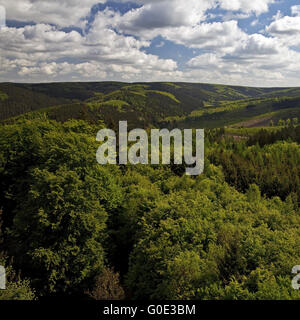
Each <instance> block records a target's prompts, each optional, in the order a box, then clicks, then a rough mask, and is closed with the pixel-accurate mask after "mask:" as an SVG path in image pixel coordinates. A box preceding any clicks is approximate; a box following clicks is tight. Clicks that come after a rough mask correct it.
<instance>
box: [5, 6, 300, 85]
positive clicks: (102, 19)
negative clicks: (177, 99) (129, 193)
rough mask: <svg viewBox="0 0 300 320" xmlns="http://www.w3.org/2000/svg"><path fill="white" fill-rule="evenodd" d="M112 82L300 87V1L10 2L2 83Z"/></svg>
mask: <svg viewBox="0 0 300 320" xmlns="http://www.w3.org/2000/svg"><path fill="white" fill-rule="evenodd" d="M4 16H6V19H4ZM4 21H5V22H6V23H4ZM103 80H118V81H128V82H136V81H188V82H208V83H224V84H237V85H250V86H300V1H299V0H133V1H130V2H128V1H126V0H118V1H105V0H98V1H97V0H0V82H5V81H13V82H53V81H103Z"/></svg>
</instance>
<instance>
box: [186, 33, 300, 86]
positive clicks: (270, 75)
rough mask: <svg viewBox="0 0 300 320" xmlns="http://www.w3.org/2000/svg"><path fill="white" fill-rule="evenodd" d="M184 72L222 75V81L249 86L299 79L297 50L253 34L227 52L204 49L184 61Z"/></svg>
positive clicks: (210, 78)
mask: <svg viewBox="0 0 300 320" xmlns="http://www.w3.org/2000/svg"><path fill="white" fill-rule="evenodd" d="M188 66H189V67H190V70H189V72H187V73H186V74H185V75H186V76H189V77H191V78H195V77H197V75H198V81H201V80H202V81H203V80H204V79H206V81H208V82H214V79H222V82H223V83H226V82H227V83H232V84H237V85H238V84H241V83H242V84H244V85H250V86H251V85H253V86H265V85H266V83H267V84H268V85H273V86H282V85H292V84H293V82H294V83H299V79H298V72H297V70H299V69H300V53H299V52H296V51H293V50H291V49H289V48H287V47H285V46H284V45H283V44H282V42H281V41H280V40H279V39H276V38H268V37H265V36H263V35H260V34H254V35H251V36H249V37H248V38H247V39H245V40H244V41H242V42H241V43H240V45H239V46H237V47H236V49H235V50H234V51H233V52H231V53H230V54H221V53H219V52H218V53H205V54H201V55H199V56H197V57H195V58H193V59H191V60H190V61H189V62H188Z"/></svg>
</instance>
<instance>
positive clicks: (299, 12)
mask: <svg viewBox="0 0 300 320" xmlns="http://www.w3.org/2000/svg"><path fill="white" fill-rule="evenodd" d="M291 12H292V15H294V16H300V5H297V6H292V7H291Z"/></svg>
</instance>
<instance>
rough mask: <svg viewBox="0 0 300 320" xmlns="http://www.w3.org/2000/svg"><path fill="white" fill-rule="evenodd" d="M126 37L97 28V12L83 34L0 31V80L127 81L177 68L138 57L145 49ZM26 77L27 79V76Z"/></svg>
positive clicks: (42, 29) (34, 29)
mask: <svg viewBox="0 0 300 320" xmlns="http://www.w3.org/2000/svg"><path fill="white" fill-rule="evenodd" d="M149 44H150V43H149V42H147V41H140V40H137V39H135V38H134V37H131V36H123V35H120V34H117V33H116V32H115V31H113V30H111V29H109V28H108V27H107V26H106V25H105V24H104V25H103V20H102V13H99V15H98V16H97V17H96V19H95V21H94V23H93V25H92V28H91V29H90V31H89V33H88V34H87V35H84V36H83V35H81V34H79V33H78V32H76V31H72V32H69V33H67V32H63V31H60V30H58V29H57V28H56V27H53V26H49V25H45V24H38V25H35V26H25V27H24V28H8V27H5V28H2V29H1V30H0V57H1V58H2V61H1V62H2V64H1V68H2V69H3V70H5V71H6V72H5V73H3V72H2V74H0V80H2V81H7V78H6V77H10V76H11V74H14V75H15V76H14V77H15V78H17V75H18V76H19V78H18V80H19V81H26V80H28V81H30V80H35V81H45V80H53V79H71V78H72V77H77V78H76V79H81V78H86V79H98V80H99V79H100V80H101V79H102V80H104V76H107V77H108V78H111V79H125V78H126V79H129V78H130V79H131V80H134V79H135V78H138V77H140V78H142V76H143V75H145V76H148V77H149V75H150V74H151V73H152V75H155V74H157V75H160V76H169V75H170V74H171V73H172V72H174V71H176V69H177V64H176V62H175V61H173V60H171V59H159V58H158V57H157V56H154V55H150V54H146V53H144V52H143V51H142V50H141V48H142V47H144V46H148V45H149ZM29 76H30V77H29ZM14 81H16V80H14Z"/></svg>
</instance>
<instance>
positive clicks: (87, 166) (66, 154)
mask: <svg viewBox="0 0 300 320" xmlns="http://www.w3.org/2000/svg"><path fill="white" fill-rule="evenodd" d="M0 130H1V135H0V136H1V138H0V145H1V148H0V150H1V154H0V174H1V190H2V191H1V203H2V205H3V212H4V224H5V226H6V227H8V228H9V232H8V233H7V237H9V239H10V244H9V245H8V246H7V250H8V253H9V254H10V255H13V256H15V257H16V259H15V263H16V265H17V266H20V267H22V268H24V269H25V270H28V276H30V277H31V278H32V279H33V281H34V284H35V286H36V287H37V288H39V290H40V292H41V293H45V294H49V293H53V292H74V291H76V290H77V289H78V288H81V287H82V286H83V285H84V284H85V283H86V281H88V280H89V279H90V278H92V277H93V276H94V275H95V273H97V272H99V270H100V271H101V269H102V267H103V265H104V249H103V244H104V241H105V228H106V220H107V215H108V214H109V212H111V211H112V210H113V209H114V208H115V207H116V206H118V203H119V202H120V201H121V198H122V195H121V193H120V190H119V189H118V187H117V176H116V175H117V174H118V171H117V169H116V168H115V169H113V168H105V167H101V166H98V165H97V162H96V161H95V150H96V144H95V142H94V141H95V140H94V139H93V138H92V137H91V135H89V134H88V133H90V131H91V127H90V126H88V125H87V124H84V123H83V122H78V123H75V122H74V121H72V122H67V123H65V124H64V125H58V124H57V123H54V122H38V121H34V122H30V121H27V122H24V123H19V124H18V125H11V126H2V127H1V128H0ZM79 131H80V132H79ZM111 170H112V171H111ZM5 190H7V191H9V192H5Z"/></svg>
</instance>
